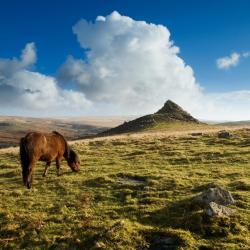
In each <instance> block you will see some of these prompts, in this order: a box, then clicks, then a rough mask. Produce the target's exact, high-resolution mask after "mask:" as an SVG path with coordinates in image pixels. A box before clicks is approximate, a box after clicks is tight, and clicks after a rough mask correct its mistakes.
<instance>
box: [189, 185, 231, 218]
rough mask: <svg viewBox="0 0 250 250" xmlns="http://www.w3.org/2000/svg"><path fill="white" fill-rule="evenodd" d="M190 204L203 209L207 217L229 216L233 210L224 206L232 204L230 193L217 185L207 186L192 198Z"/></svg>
mask: <svg viewBox="0 0 250 250" xmlns="http://www.w3.org/2000/svg"><path fill="white" fill-rule="evenodd" d="M192 203H193V204H194V205H198V206H200V207H201V208H203V209H204V210H203V211H204V213H205V214H206V215H208V216H219V217H221V216H230V215H231V214H232V213H233V212H234V210H232V209H230V208H227V207H226V206H228V205H231V204H234V203H235V201H234V198H233V197H232V195H231V193H230V192H229V191H227V190H226V189H224V188H223V187H221V186H219V185H217V184H213V183H211V184H209V185H208V188H207V189H206V190H205V191H203V192H202V193H201V194H199V195H198V196H196V197H194V199H193V201H192Z"/></svg>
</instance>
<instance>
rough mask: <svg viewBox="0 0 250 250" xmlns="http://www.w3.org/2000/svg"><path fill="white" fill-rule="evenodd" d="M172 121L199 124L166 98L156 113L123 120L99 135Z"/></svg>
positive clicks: (128, 131)
mask: <svg viewBox="0 0 250 250" xmlns="http://www.w3.org/2000/svg"><path fill="white" fill-rule="evenodd" d="M173 122H184V123H193V124H200V122H199V121H198V120H197V119H195V118H194V117H192V116H191V115H190V114H189V113H187V112H186V111H185V110H183V109H182V108H181V107H180V106H178V105H177V104H176V103H174V102H172V101H171V100H168V101H167V102H166V103H165V104H164V106H163V107H162V108H161V109H159V110H158V111H157V112H156V113H154V114H150V115H145V116H142V117H139V118H137V119H135V120H132V121H129V122H124V123H123V124H122V125H119V126H117V127H115V128H111V129H109V130H106V131H104V132H102V133H100V135H112V134H121V133H130V132H138V131H142V130H145V129H150V128H153V127H155V126H157V125H159V124H169V123H173Z"/></svg>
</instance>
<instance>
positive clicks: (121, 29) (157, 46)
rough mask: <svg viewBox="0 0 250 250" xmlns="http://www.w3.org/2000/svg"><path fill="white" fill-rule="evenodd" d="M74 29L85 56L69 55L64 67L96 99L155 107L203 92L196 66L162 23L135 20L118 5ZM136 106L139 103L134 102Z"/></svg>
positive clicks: (64, 75) (65, 75) (131, 108)
mask: <svg viewBox="0 0 250 250" xmlns="http://www.w3.org/2000/svg"><path fill="white" fill-rule="evenodd" d="M73 32H74V34H76V36H77V39H78V41H79V43H80V45H81V47H82V48H83V49H87V50H86V51H85V53H86V59H75V58H73V57H72V56H70V57H69V58H68V59H67V61H66V62H65V63H64V65H63V66H62V67H61V69H60V71H59V79H60V81H63V82H68V81H73V82H75V83H76V84H77V85H78V87H79V89H80V90H81V91H82V92H83V93H84V94H85V95H86V97H87V98H88V99H90V100H91V101H93V102H95V103H97V104H100V103H103V104H105V105H108V104H110V105H113V106H114V107H116V108H117V106H118V107H119V108H120V113H122V112H126V113H129V114H131V113H141V112H143V113H144V112H152V111H155V110H156V109H157V108H158V107H159V106H160V105H162V104H163V103H164V102H165V101H166V99H172V100H175V101H177V102H178V103H179V104H181V105H183V104H187V103H188V102H190V100H192V99H194V98H197V97H199V96H200V95H201V90H200V86H199V84H198V83H197V82H196V81H195V77H194V73H193V70H192V68H191V67H190V66H188V65H186V64H185V62H184V61H183V60H182V58H181V57H180V56H179V48H178V47H176V46H175V45H174V43H173V41H171V39H170V32H169V30H168V29H167V28H166V27H164V26H162V25H155V24H152V23H146V22H144V21H135V20H133V19H132V18H130V17H127V16H122V15H120V14H119V13H118V12H116V11H114V12H113V13H111V14H110V15H108V16H106V17H103V16H98V17H97V18H96V21H95V22H94V23H92V22H88V21H86V20H84V19H82V20H80V21H79V22H78V23H77V24H76V25H75V26H74V27H73ZM135 107H136V108H135Z"/></svg>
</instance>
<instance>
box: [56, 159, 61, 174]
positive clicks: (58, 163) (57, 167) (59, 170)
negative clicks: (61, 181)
mask: <svg viewBox="0 0 250 250" xmlns="http://www.w3.org/2000/svg"><path fill="white" fill-rule="evenodd" d="M60 161H61V159H59V158H57V159H56V173H57V176H60V175H61V168H60Z"/></svg>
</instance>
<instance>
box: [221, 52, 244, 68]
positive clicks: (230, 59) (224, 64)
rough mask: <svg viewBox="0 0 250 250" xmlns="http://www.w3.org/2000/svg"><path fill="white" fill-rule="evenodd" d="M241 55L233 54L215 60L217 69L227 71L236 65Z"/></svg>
mask: <svg viewBox="0 0 250 250" xmlns="http://www.w3.org/2000/svg"><path fill="white" fill-rule="evenodd" d="M240 57H241V55H240V54H238V53H236V52H234V53H232V54H231V55H230V56H226V57H221V58H219V59H217V61H216V63H217V67H218V68H219V69H229V68H231V67H235V66H237V65H238V63H239V60H240Z"/></svg>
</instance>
